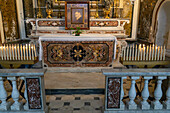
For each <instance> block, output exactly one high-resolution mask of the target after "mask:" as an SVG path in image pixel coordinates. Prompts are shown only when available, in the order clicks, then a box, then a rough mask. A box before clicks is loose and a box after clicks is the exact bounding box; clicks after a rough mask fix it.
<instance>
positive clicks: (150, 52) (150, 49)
mask: <svg viewBox="0 0 170 113" xmlns="http://www.w3.org/2000/svg"><path fill="white" fill-rule="evenodd" d="M151 56H152V47H151V44H150V46H149V61H150V60H151Z"/></svg>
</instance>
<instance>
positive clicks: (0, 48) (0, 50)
mask: <svg viewBox="0 0 170 113" xmlns="http://www.w3.org/2000/svg"><path fill="white" fill-rule="evenodd" d="M2 48H3V47H2V46H0V52H1V60H4V58H3V53H2V52H3V51H2Z"/></svg>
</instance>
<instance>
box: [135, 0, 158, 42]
mask: <svg viewBox="0 0 170 113" xmlns="http://www.w3.org/2000/svg"><path fill="white" fill-rule="evenodd" d="M157 1H158V0H141V6H140V17H139V26H138V38H141V39H144V40H148V39H149V32H150V27H151V24H152V16H153V10H154V8H155V5H156V3H157Z"/></svg>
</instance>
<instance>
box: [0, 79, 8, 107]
mask: <svg viewBox="0 0 170 113" xmlns="http://www.w3.org/2000/svg"><path fill="white" fill-rule="evenodd" d="M3 80H4V78H3V77H0V100H1V101H2V103H1V104H0V110H8V109H9V104H8V103H7V102H6V98H7V92H6V90H5V88H4V82H3Z"/></svg>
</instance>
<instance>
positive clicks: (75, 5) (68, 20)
mask: <svg viewBox="0 0 170 113" xmlns="http://www.w3.org/2000/svg"><path fill="white" fill-rule="evenodd" d="M73 13H74V15H75V17H73V16H74V15H73ZM89 14H90V12H89V2H65V29H66V30H70V29H71V28H74V29H76V28H77V27H80V29H84V30H89V29H90V27H89V26H90V25H89ZM76 15H78V16H76ZM77 17H78V18H77ZM79 17H80V18H79ZM74 19H77V20H74ZM79 19H80V20H79Z"/></svg>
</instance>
